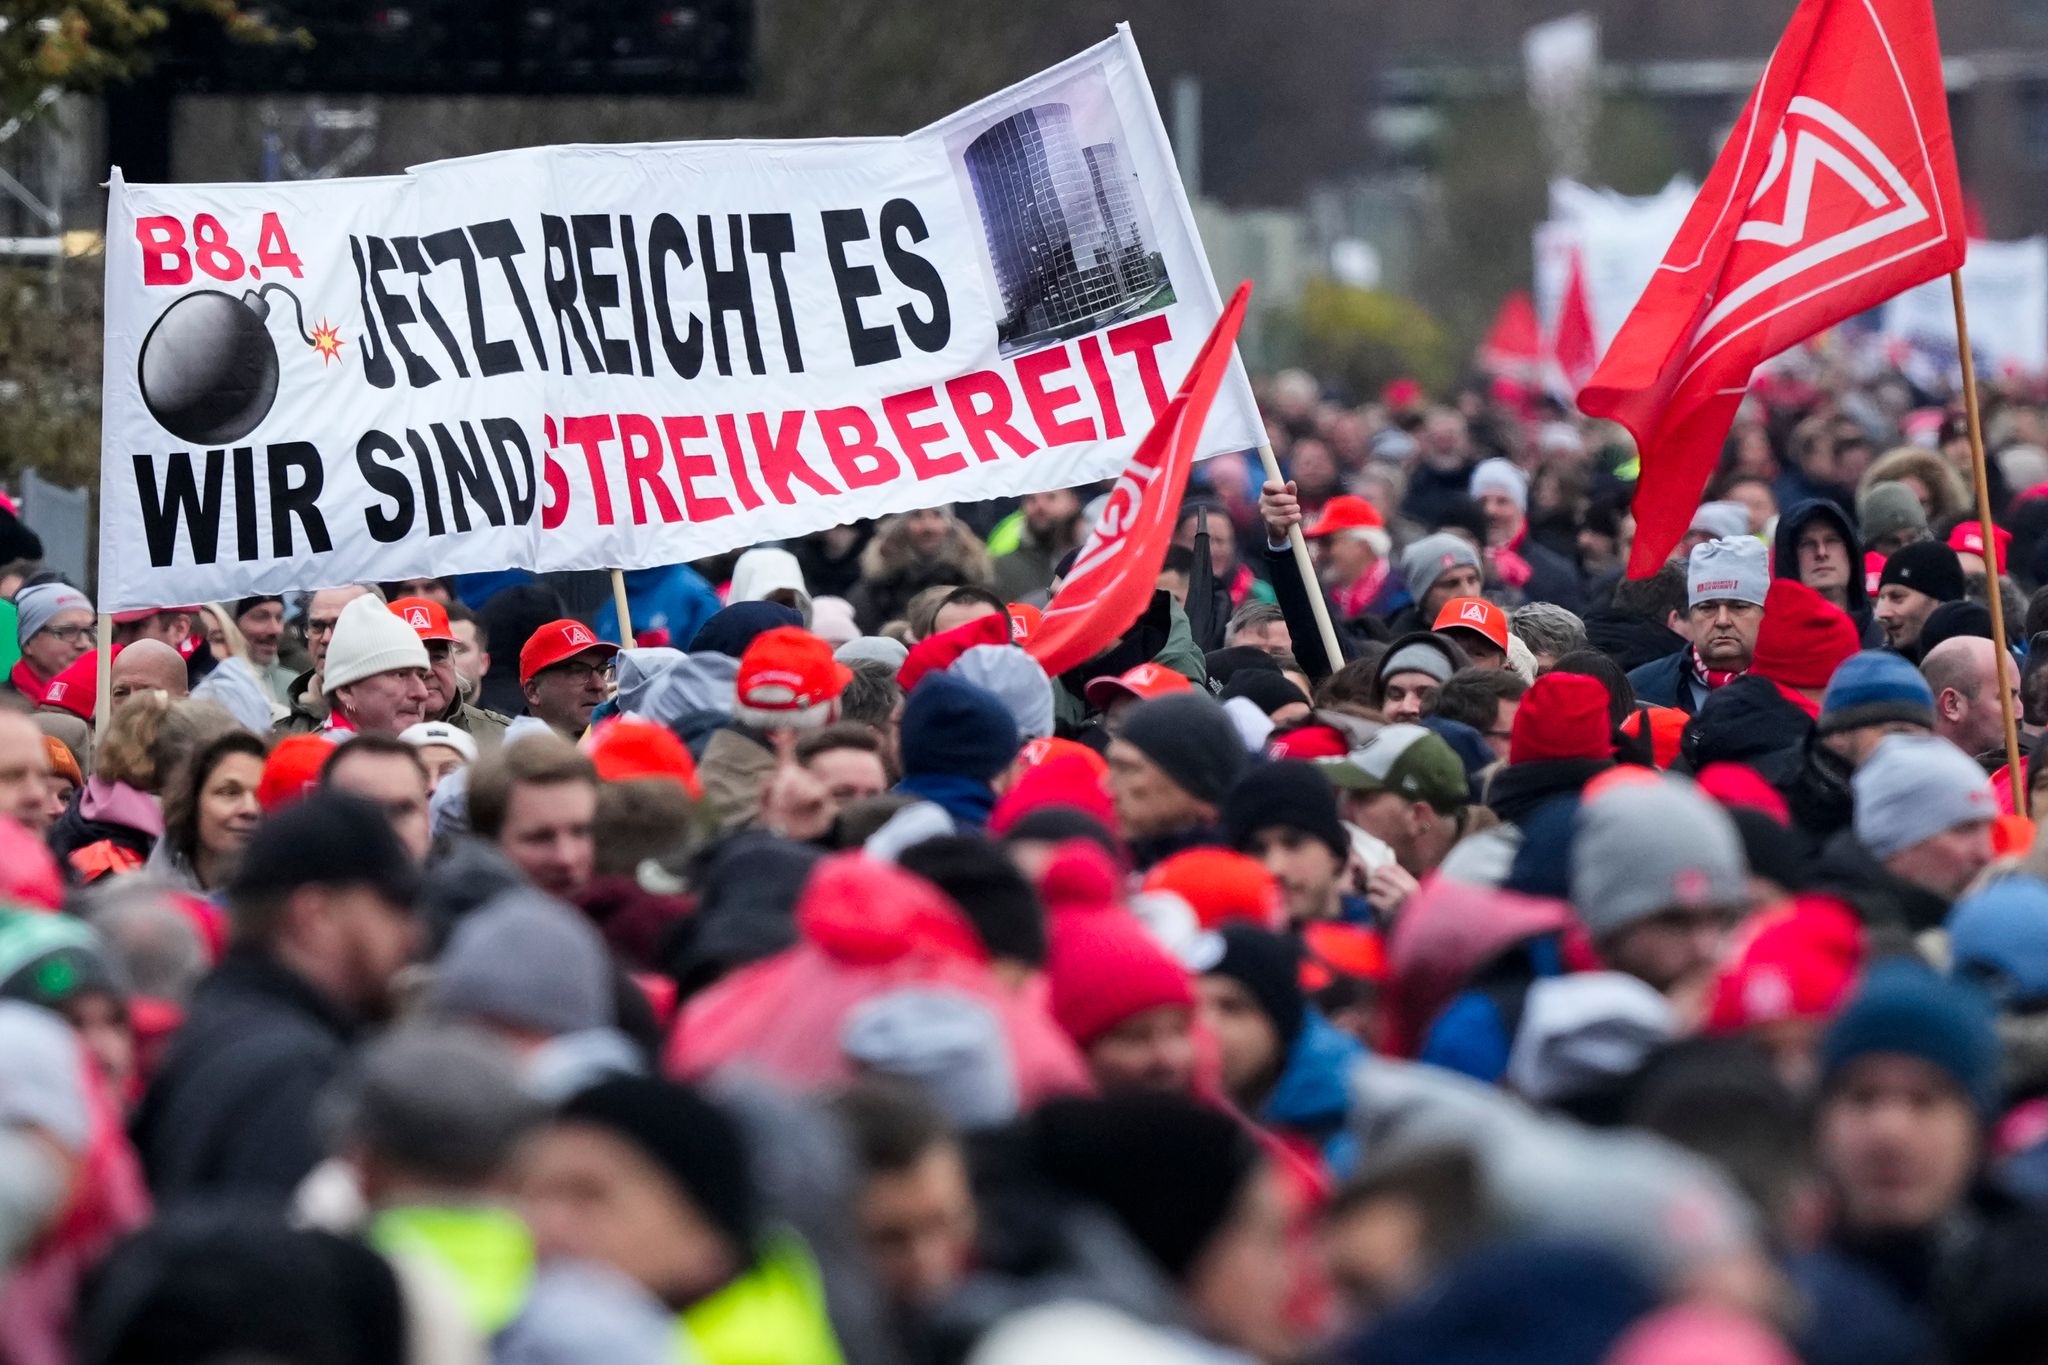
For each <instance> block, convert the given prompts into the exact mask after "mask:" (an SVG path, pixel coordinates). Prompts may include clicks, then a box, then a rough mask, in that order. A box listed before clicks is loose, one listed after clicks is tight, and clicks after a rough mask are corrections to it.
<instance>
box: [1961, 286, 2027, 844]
mask: <svg viewBox="0 0 2048 1365" xmlns="http://www.w3.org/2000/svg"><path fill="white" fill-rule="evenodd" d="M1948 290H1949V296H1950V297H1951V298H1953V299H1954V300H1955V306H1956V349H1957V350H1958V351H1959V352H1960V353H1961V358H1962V362H1963V412H1964V415H1965V416H1966V417H1967V418H1968V419H1969V425H1970V469H1971V473H1972V474H1974V475H1975V477H1976V480H1977V525H1978V529H1979V531H1980V533H1981V534H1982V535H1983V537H1984V577H1985V583H1984V589H1985V591H1984V597H1985V605H1986V606H1988V607H1990V608H1991V643H1992V646H1993V647H1994V650H1995V652H1996V654H1997V656H1998V711H1999V714H2000V715H2001V716H2003V717H2004V718H2005V775H2006V781H2007V782H2009V783H2010V784H2011V786H2012V809H2013V814H2015V815H2025V814H2026V813H2027V801H2026V796H2025V793H2024V792H2023V791H2022V790H2021V784H2020V731H2019V721H2018V719H2017V718H2016V717H2015V716H2014V715H2013V713H2012V688H2011V687H2010V686H2009V685H2008V684H2007V678H2008V677H2009V675H2008V674H2007V672H2006V670H2007V669H2009V668H2012V667H2014V666H2015V665H2014V664H2013V661H2012V651H2011V650H2009V649H2007V648H2006V643H2005V600H2004V594H2003V593H2001V592H2000V591H1999V582H1998V579H1999V573H1998V540H1997V538H1996V537H1995V536H1994V535H1993V534H1992V525H1991V476H1990V472H1989V470H1988V468H1987V466H1986V463H1985V459H1984V422H1983V418H1982V416H1981V415H1980V414H1979V412H1978V410H1977V362H1976V358H1975V357H1973V356H1972V355H1971V354H1970V319H1969V316H1968V314H1967V313H1965V311H1964V309H1963V272H1962V271H1961V270H1960V269H1957V270H1951V271H1950V272H1949V274H1948Z"/></svg>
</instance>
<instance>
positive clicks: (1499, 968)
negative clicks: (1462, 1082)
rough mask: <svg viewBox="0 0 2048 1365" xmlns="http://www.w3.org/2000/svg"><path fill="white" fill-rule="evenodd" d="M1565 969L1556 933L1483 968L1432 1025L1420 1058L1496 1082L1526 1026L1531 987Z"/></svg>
mask: <svg viewBox="0 0 2048 1365" xmlns="http://www.w3.org/2000/svg"><path fill="white" fill-rule="evenodd" d="M1563 972H1564V959H1563V956H1562V952H1561V947H1560V945H1559V943H1558V941H1557V938H1556V936H1555V935H1551V934H1545V935H1543V936H1541V937H1539V938H1534V939H1530V940H1529V941H1528V942H1527V943H1524V944H1522V945H1521V947H1520V949H1519V951H1511V952H1510V953H1509V954H1507V955H1504V956H1503V958H1502V959H1501V961H1500V962H1499V963H1497V964H1496V965H1495V966H1494V967H1492V968H1490V969H1487V970H1486V971H1484V972H1483V973H1482V975H1483V977H1484V978H1485V979H1482V980H1481V981H1480V982H1478V983H1477V984H1474V985H1473V986H1471V987H1469V988H1468V989H1466V990H1465V991H1463V992H1462V993H1460V994H1459V995H1458V996H1457V998H1456V999H1454V1000H1452V1001H1451V1003H1450V1004H1448V1005H1446V1006H1444V1011H1443V1013H1442V1014H1439V1015H1438V1016H1437V1017H1436V1022H1435V1023H1433V1024H1431V1025H1430V1026H1429V1033H1428V1035H1427V1036H1426V1037H1425V1038H1424V1039H1423V1042H1422V1051H1421V1052H1419V1053H1417V1054H1416V1058H1415V1060H1416V1061H1418V1062H1427V1063H1429V1064H1430V1065H1431V1066H1440V1067H1443V1068H1444V1069H1445V1070H1447V1071H1455V1072H1457V1073H1458V1074H1460V1075H1462V1076H1470V1077H1471V1078H1472V1079H1473V1080H1476V1081H1484V1082H1486V1083H1487V1084H1488V1085H1496V1084H1498V1083H1499V1082H1500V1079H1501V1077H1503V1076H1505V1075H1506V1074H1507V1070H1508V1054H1509V1053H1510V1052H1512V1051H1513V1050H1514V1046H1515V1033H1516V1031H1517V1030H1519V1029H1520V1028H1521V1026H1522V1006H1523V1005H1524V1004H1525V1003H1526V1002H1527V1000H1528V997H1529V987H1530V986H1531V985H1533V984H1534V983H1535V982H1536V981H1537V980H1538V979H1540V978H1542V977H1546V976H1559V975H1562V974H1563Z"/></svg>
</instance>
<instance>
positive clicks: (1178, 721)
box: [1115, 692, 1251, 806]
mask: <svg viewBox="0 0 2048 1365" xmlns="http://www.w3.org/2000/svg"><path fill="white" fill-rule="evenodd" d="M1115 728H1116V737H1117V738H1118V739H1121V740H1123V741H1124V742H1125V743H1126V744H1129V745H1130V746H1131V747H1132V748H1134V749H1136V750H1137V751H1138V752H1139V753H1141V754H1143V755H1145V757H1147V758H1149V759H1151V760H1152V762H1154V763H1155V764H1157V765H1158V766H1159V770H1160V771H1161V772H1163V773H1165V774H1166V775H1167V776H1168V777H1169V778H1171V779H1173V783H1174V785H1175V786H1177V787H1179V788H1180V789H1181V790H1182V791H1185V792H1186V793H1187V794H1188V795H1189V796H1192V797H1194V798H1195V799H1196V800H1197V801H1205V802H1207V803H1208V804H1209V805H1212V806H1220V805H1222V804H1223V797H1224V794H1225V793H1227V792H1228V791H1229V790H1230V789H1231V788H1232V787H1233V786H1235V785H1236V784H1237V780H1238V778H1240V777H1242V776H1244V770H1245V768H1246V766H1247V765H1248V764H1250V762H1251V758H1250V756H1249V755H1248V754H1246V753H1245V748H1244V740H1243V739H1242V738H1240V737H1239V736H1238V733H1237V727H1236V726H1235V725H1233V724H1231V721H1230V717H1229V716H1226V715H1224V714H1223V708H1222V707H1221V706H1219V705H1217V704H1216V702H1215V701H1214V700H1212V699H1211V698H1209V697H1208V696H1206V695H1204V694H1202V693H1199V692H1176V693H1173V694H1172V695H1170V696H1165V697H1155V698H1153V699H1152V700H1151V701H1141V702H1139V703H1138V704H1137V705H1136V706H1133V707H1132V708H1131V709H1130V710H1128V711H1126V712H1124V713H1123V715H1122V716H1120V717H1119V718H1118V719H1117V723H1116V727H1115Z"/></svg>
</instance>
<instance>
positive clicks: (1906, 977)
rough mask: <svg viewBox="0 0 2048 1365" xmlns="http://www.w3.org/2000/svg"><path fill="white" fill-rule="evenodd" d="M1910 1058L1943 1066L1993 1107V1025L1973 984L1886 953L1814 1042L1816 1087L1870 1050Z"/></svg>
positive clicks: (1984, 1108) (1988, 1111) (1975, 1098)
mask: <svg viewBox="0 0 2048 1365" xmlns="http://www.w3.org/2000/svg"><path fill="white" fill-rule="evenodd" d="M1880 1052H1889V1053H1897V1054H1899V1055H1901V1056H1905V1057H1915V1058H1918V1059H1919V1060H1920V1061H1923V1062H1926V1063H1927V1064H1928V1065H1929V1066H1932V1067H1934V1068H1936V1069H1937V1070H1940V1071H1942V1072H1945V1073H1946V1074H1947V1075H1948V1076H1949V1078H1950V1079H1951V1080H1953V1081H1954V1082H1955V1083H1956V1088H1957V1089H1959V1090H1961V1091H1962V1092H1963V1094H1965V1095H1966V1096H1968V1097H1969V1099H1970V1102H1971V1103H1972V1104H1974V1105H1975V1106H1976V1107H1977V1111H1978V1113H1980V1114H1983V1115H1985V1116H1986V1117H1989V1116H1991V1115H1992V1114H1993V1113H1995V1112H1996V1110H1997V1108H1998V1100H1999V1088H1998V1062H1999V1050H1998V1029H1997V1023H1996V1020H1995V1019H1994V1017H1993V1015H1992V1012H1991V1003H1990V1001H1988V1000H1986V999H1985V998H1984V993H1983V992H1982V991H1979V990H1978V989H1976V988H1975V987H1974V986H1969V985H1965V984H1964V983H1962V982H1960V981H1951V980H1949V979H1948V978H1946V977H1942V976H1937V975H1936V974H1935V972H1934V969H1933V968H1931V967H1929V966H1928V965H1927V964H1926V963H1924V962H1921V961H1920V960H1919V959H1918V958H1903V957H1902V958H1887V959H1886V960H1884V961H1882V962H1879V963H1878V964H1877V965H1876V966H1874V967H1872V968H1871V969H1870V971H1869V974H1868V975H1866V976H1865V977H1864V978H1863V986H1862V988H1861V989H1860V990H1858V991H1857V992H1856V996H1855V998H1854V999H1853V1000H1851V1001H1850V1002H1849V1003H1848V1005H1847V1006H1846V1007H1844V1009H1843V1010H1842V1012H1841V1014H1839V1015H1838V1016H1836V1018H1835V1022H1834V1024H1833V1025H1832V1026H1831V1027H1830V1028H1829V1029H1828V1031H1827V1034H1826V1036H1825V1037H1823V1038H1822V1039H1821V1044H1820V1074H1821V1087H1822V1089H1823V1090H1825V1089H1827V1088H1829V1087H1831V1086H1833V1085H1834V1083H1835V1081H1836V1079H1837V1078H1838V1077H1839V1076H1840V1075H1841V1073H1842V1068H1844V1067H1846V1066H1848V1065H1849V1064H1850V1063H1851V1062H1854V1061H1858V1060H1860V1059H1861V1058H1864V1057H1868V1056H1870V1055H1871V1054H1873V1053H1880Z"/></svg>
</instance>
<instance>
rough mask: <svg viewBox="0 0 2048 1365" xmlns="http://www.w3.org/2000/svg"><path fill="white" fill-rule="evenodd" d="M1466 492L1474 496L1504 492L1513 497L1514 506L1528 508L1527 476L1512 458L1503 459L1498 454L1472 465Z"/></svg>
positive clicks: (1525, 509)
mask: <svg viewBox="0 0 2048 1365" xmlns="http://www.w3.org/2000/svg"><path fill="white" fill-rule="evenodd" d="M1466 492H1467V493H1469V494H1470V495H1471V496H1473V497H1475V498H1476V497H1478V496H1479V495H1480V494H1481V493H1505V494H1507V495H1508V496H1509V497H1510V498H1513V499H1514V501H1515V506H1517V507H1519V508H1521V509H1522V510H1523V511H1524V512H1526V511H1528V510H1529V476H1528V475H1527V474H1524V473H1523V472H1522V470H1521V467H1520V466H1519V465H1517V464H1515V463H1514V462H1513V461H1512V460H1503V459H1502V458H1501V457H1500V456H1498V455H1496V456H1494V457H1493V458H1492V459H1490V460H1481V461H1480V462H1479V463H1478V464H1477V465H1476V466H1474V468H1473V470H1472V482H1471V485H1470V486H1469V487H1468V488H1467V489H1466Z"/></svg>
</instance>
